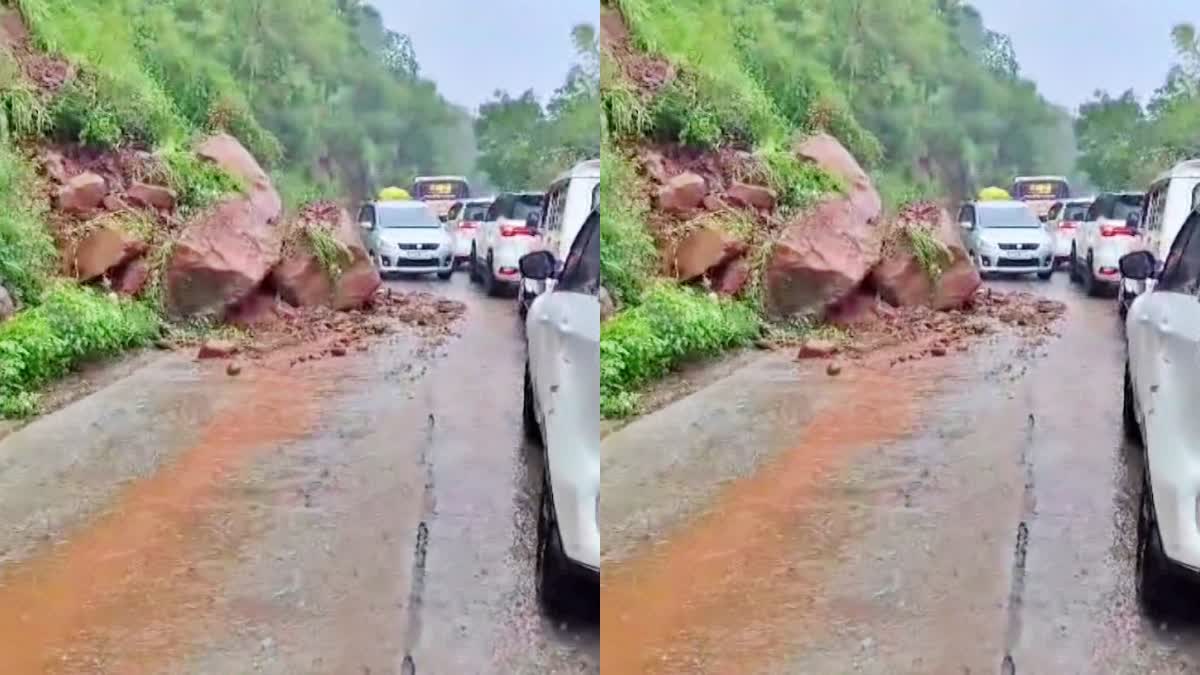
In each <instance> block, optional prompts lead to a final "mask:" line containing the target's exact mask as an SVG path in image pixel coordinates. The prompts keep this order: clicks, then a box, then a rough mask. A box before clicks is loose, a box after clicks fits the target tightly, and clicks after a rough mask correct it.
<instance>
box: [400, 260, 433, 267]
mask: <svg viewBox="0 0 1200 675" xmlns="http://www.w3.org/2000/svg"><path fill="white" fill-rule="evenodd" d="M438 263H439V261H438V260H437V259H435V258H426V259H423V260H397V261H396V267H437V266H438Z"/></svg>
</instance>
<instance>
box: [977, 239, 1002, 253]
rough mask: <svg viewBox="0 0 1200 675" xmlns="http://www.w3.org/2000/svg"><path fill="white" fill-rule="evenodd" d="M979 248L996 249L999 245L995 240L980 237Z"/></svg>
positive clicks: (998, 248)
mask: <svg viewBox="0 0 1200 675" xmlns="http://www.w3.org/2000/svg"><path fill="white" fill-rule="evenodd" d="M979 248H981V249H983V250H985V251H998V250H1000V246H999V245H998V244H996V243H995V242H991V241H988V240H987V239H981V240H980V241H979Z"/></svg>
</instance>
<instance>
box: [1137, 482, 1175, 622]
mask: <svg viewBox="0 0 1200 675" xmlns="http://www.w3.org/2000/svg"><path fill="white" fill-rule="evenodd" d="M1147 471H1149V467H1147ZM1152 500H1153V497H1152V495H1151V493H1150V480H1149V478H1147V479H1146V480H1143V481H1142V495H1141V499H1140V505H1139V508H1138V531H1137V534H1138V538H1137V593H1138V600H1140V601H1141V603H1142V610H1143V611H1144V612H1145V613H1146V614H1147V615H1148V616H1150V617H1161V616H1163V615H1164V614H1166V613H1167V612H1168V610H1169V608H1170V602H1171V594H1172V588H1171V581H1172V574H1171V562H1170V561H1169V560H1167V556H1166V554H1165V553H1164V552H1163V547H1162V534H1161V532H1160V531H1159V529H1158V521H1157V520H1156V519H1155V517H1154V508H1153V504H1152Z"/></svg>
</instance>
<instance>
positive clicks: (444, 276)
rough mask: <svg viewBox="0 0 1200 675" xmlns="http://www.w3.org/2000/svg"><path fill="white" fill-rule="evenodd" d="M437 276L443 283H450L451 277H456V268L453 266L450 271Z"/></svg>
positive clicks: (439, 273)
mask: <svg viewBox="0 0 1200 675" xmlns="http://www.w3.org/2000/svg"><path fill="white" fill-rule="evenodd" d="M437 275H438V278H439V279H441V280H442V281H449V280H450V277H452V276H454V266H453V265H451V266H450V269H448V270H446V271H445V272H438V273H437Z"/></svg>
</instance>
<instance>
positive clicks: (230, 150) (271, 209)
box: [196, 134, 283, 223]
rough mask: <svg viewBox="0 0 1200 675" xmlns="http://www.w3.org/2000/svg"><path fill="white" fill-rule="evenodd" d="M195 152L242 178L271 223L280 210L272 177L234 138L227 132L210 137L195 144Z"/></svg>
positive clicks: (258, 207) (249, 194)
mask: <svg viewBox="0 0 1200 675" xmlns="http://www.w3.org/2000/svg"><path fill="white" fill-rule="evenodd" d="M196 154H197V155H199V156H200V157H202V158H204V159H207V160H209V161H210V162H213V163H214V164H216V165H217V166H219V167H220V168H221V169H223V170H224V171H225V172H226V173H228V174H230V175H232V176H234V177H236V178H239V179H241V180H242V181H244V182H245V184H246V194H247V196H249V198H250V201H251V203H252V204H253V205H254V207H255V208H256V209H258V210H259V211H261V212H262V215H263V218H264V219H266V220H267V221H269V222H272V223H273V222H275V221H276V220H277V219H278V218H279V216H280V214H281V213H283V201H282V200H281V199H280V198H279V193H278V192H276V191H275V186H274V185H272V184H271V178H270V177H269V176H268V175H267V172H266V171H263V168H262V166H261V165H259V163H258V160H256V159H254V155H251V154H250V151H249V150H247V149H246V148H245V147H244V146H243V145H242V144H241V143H239V142H238V140H237V139H236V138H234V137H233V136H230V135H229V134H216V135H214V136H210V137H208V138H207V139H205V140H204V141H203V142H201V143H200V144H199V145H198V146H196Z"/></svg>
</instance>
